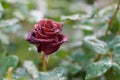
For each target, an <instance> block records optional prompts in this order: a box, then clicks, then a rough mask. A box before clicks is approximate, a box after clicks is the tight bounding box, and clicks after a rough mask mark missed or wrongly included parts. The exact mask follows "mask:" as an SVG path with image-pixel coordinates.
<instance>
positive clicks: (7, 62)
mask: <svg viewBox="0 0 120 80" xmlns="http://www.w3.org/2000/svg"><path fill="white" fill-rule="evenodd" d="M18 62H19V59H18V57H17V56H15V55H12V56H8V57H3V58H1V59H0V73H2V74H5V73H6V72H7V70H8V68H9V67H13V68H15V67H16V66H17V64H18Z"/></svg>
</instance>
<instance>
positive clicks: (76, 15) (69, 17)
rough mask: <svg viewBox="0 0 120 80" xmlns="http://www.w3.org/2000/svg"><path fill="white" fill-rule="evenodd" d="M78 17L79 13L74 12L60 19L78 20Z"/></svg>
mask: <svg viewBox="0 0 120 80" xmlns="http://www.w3.org/2000/svg"><path fill="white" fill-rule="evenodd" d="M79 18H80V15H79V14H74V15H70V16H62V17H61V20H67V19H69V20H78V19H79Z"/></svg>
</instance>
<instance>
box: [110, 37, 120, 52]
mask: <svg viewBox="0 0 120 80" xmlns="http://www.w3.org/2000/svg"><path fill="white" fill-rule="evenodd" d="M109 46H110V47H111V48H112V50H113V53H118V54H119V53H120V36H116V37H115V38H114V39H113V40H112V41H111V42H110V43H109Z"/></svg>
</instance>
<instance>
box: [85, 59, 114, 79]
mask: <svg viewBox="0 0 120 80" xmlns="http://www.w3.org/2000/svg"><path fill="white" fill-rule="evenodd" d="M111 66H112V63H111V60H110V59H109V58H106V59H104V60H102V61H99V62H94V63H92V64H90V65H89V66H88V68H87V75H86V79H91V78H95V77H98V76H101V75H103V74H104V73H105V72H106V71H108V70H109V69H110V68H111Z"/></svg>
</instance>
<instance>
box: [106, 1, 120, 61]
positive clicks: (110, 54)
mask: <svg viewBox="0 0 120 80" xmlns="http://www.w3.org/2000/svg"><path fill="white" fill-rule="evenodd" d="M119 5H120V0H119V2H118V5H117V8H116V10H115V12H114V14H113V16H112V18H111V19H110V21H109V23H108V27H107V30H106V32H105V36H106V35H107V34H108V31H109V29H110V28H111V25H112V22H113V20H114V19H115V17H116V15H117V13H118V10H119V7H120V6H119ZM109 56H110V59H111V61H112V62H113V54H112V52H111V51H110V52H109Z"/></svg>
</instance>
